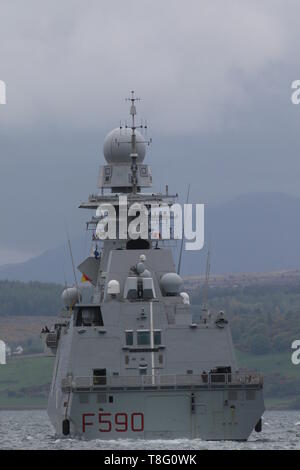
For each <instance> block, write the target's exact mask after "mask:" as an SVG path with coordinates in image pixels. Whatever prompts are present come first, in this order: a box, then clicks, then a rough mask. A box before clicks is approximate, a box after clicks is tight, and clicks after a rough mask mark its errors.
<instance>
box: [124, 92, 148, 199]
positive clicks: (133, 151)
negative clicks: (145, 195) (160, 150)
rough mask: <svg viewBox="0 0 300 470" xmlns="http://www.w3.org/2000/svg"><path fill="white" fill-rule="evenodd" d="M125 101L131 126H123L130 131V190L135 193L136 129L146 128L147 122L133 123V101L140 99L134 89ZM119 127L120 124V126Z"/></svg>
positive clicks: (136, 187)
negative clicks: (127, 104) (128, 103)
mask: <svg viewBox="0 0 300 470" xmlns="http://www.w3.org/2000/svg"><path fill="white" fill-rule="evenodd" d="M126 101H130V102H131V106H130V115H131V126H127V125H125V128H128V127H129V128H130V129H131V131H132V133H131V153H130V158H131V179H132V192H133V194H136V193H137V190H138V186H137V170H138V167H137V159H138V153H137V149H136V133H135V131H136V129H147V124H146V125H143V124H141V125H139V126H136V124H135V115H136V107H135V102H136V101H140V98H136V97H135V96H134V91H132V92H131V97H130V98H126ZM120 127H121V126H120ZM150 142H151V140H150V141H149V142H145V143H147V144H148V145H149V144H150Z"/></svg>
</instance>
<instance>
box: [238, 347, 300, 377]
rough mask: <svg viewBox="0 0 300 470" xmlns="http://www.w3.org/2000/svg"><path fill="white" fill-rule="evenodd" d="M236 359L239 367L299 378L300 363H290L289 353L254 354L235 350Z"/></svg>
mask: <svg viewBox="0 0 300 470" xmlns="http://www.w3.org/2000/svg"><path fill="white" fill-rule="evenodd" d="M237 360H238V364H239V366H240V367H248V368H249V369H257V370H258V371H260V372H262V373H263V374H268V375H270V374H282V375H285V376H288V377H295V378H300V365H299V366H295V365H294V364H293V363H292V361H291V354H289V353H272V354H263V355H254V354H247V353H244V352H241V351H237Z"/></svg>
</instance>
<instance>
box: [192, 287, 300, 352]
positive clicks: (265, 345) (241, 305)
mask: <svg viewBox="0 0 300 470" xmlns="http://www.w3.org/2000/svg"><path fill="white" fill-rule="evenodd" d="M207 297H208V307H209V309H211V310H212V311H219V310H223V311H225V314H226V315H227V317H228V319H229V320H230V324H231V332H232V337H233V341H234V343H235V346H236V347H237V349H239V350H240V351H244V352H249V353H252V354H258V355H259V354H268V353H272V352H273V353H275V352H282V351H289V350H290V348H291V343H292V341H293V340H295V339H300V286H299V287H298V286H296V285H292V286H278V285H276V286H272V285H263V286H260V285H251V286H244V287H235V288H211V289H208V295H207ZM201 305H202V291H201V289H199V290H198V291H194V292H193V295H192V308H193V313H194V315H199V312H200V311H201Z"/></svg>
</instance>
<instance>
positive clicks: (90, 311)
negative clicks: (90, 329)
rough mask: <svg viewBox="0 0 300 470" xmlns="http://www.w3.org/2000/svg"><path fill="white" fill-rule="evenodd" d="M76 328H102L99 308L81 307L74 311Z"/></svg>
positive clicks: (93, 306)
mask: <svg viewBox="0 0 300 470" xmlns="http://www.w3.org/2000/svg"><path fill="white" fill-rule="evenodd" d="M75 325H76V326H103V319H102V313H101V310H100V307H99V306H95V305H92V306H91V305H88V306H82V307H79V308H77V309H76V311H75Z"/></svg>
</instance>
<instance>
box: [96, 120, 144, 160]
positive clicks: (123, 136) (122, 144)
mask: <svg viewBox="0 0 300 470" xmlns="http://www.w3.org/2000/svg"><path fill="white" fill-rule="evenodd" d="M131 134H132V131H131V129H130V128H122V129H120V128H119V127H117V128H116V129H114V130H112V131H111V132H110V133H109V134H107V136H106V137H105V139H104V145H103V153H104V157H105V160H106V161H107V163H131V158H130V154H131ZM135 135H136V152H137V154H138V158H137V163H142V162H143V160H144V158H145V155H146V144H145V139H144V137H143V135H142V134H141V133H140V132H139V131H135Z"/></svg>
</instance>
